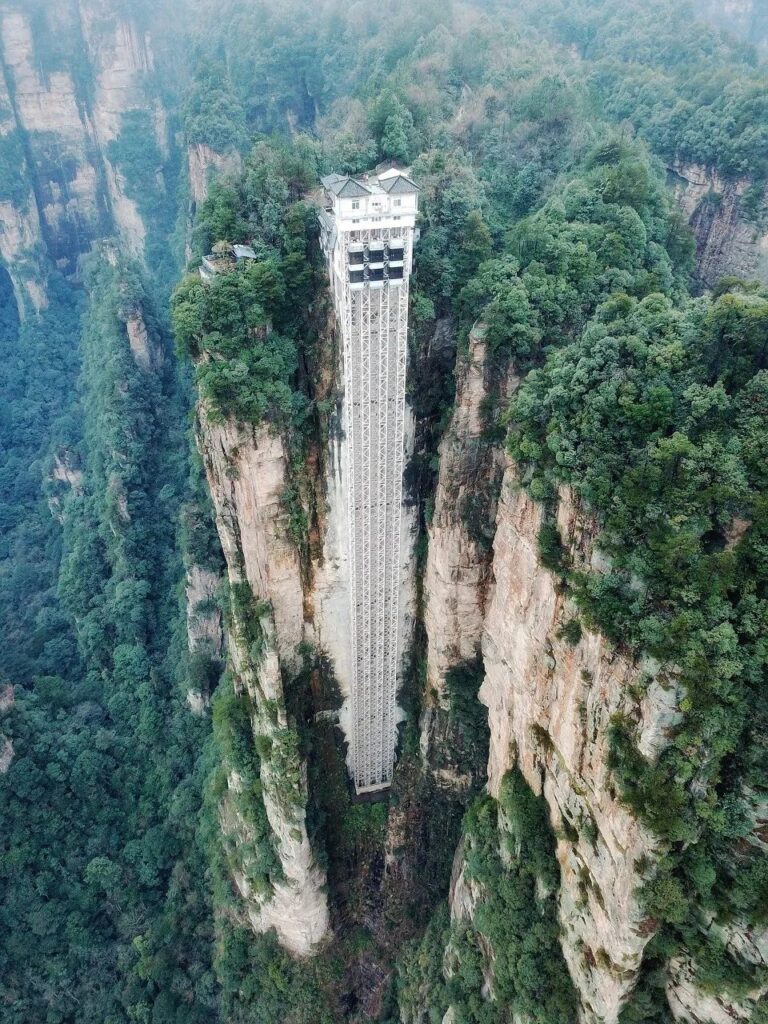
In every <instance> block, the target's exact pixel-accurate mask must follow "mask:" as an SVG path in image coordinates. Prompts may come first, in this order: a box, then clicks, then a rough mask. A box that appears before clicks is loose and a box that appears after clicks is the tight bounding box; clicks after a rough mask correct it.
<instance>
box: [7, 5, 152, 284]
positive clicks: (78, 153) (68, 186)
mask: <svg viewBox="0 0 768 1024" xmlns="http://www.w3.org/2000/svg"><path fill="white" fill-rule="evenodd" d="M0 58H1V59H2V68H3V87H2V92H3V95H2V96H0V103H1V104H2V108H3V113H2V118H3V120H2V125H1V126H0V132H1V133H2V135H3V137H4V138H5V139H8V140H11V141H9V142H7V143H6V148H7V150H8V161H7V163H8V164H9V165H12V166H13V173H14V174H16V175H17V176H18V177H19V178H20V180H22V181H24V182H27V183H28V186H27V188H26V189H25V190H24V192H23V194H22V192H21V191H19V190H18V189H17V190H15V192H14V194H13V196H9V197H8V198H7V199H5V197H3V199H4V200H5V201H3V202H2V208H0V217H1V218H2V222H3V224H4V227H5V230H4V232H3V239H2V243H0V252H1V253H2V255H3V257H4V259H6V260H7V261H9V262H10V261H11V260H12V259H14V258H15V257H17V256H18V255H19V254H21V253H24V252H26V251H29V250H31V249H32V248H33V247H34V246H35V245H36V244H37V243H39V242H40V241H42V242H44V243H45V246H46V248H47V251H48V254H49V255H50V256H51V258H52V259H53V260H54V262H55V263H56V264H57V265H58V266H59V268H60V269H62V270H64V271H65V272H66V273H72V272H73V271H74V270H75V267H76V262H77V258H78V256H79V255H80V254H82V253H84V252H87V251H88V250H89V249H90V248H91V246H92V244H93V242H94V240H96V239H98V238H100V237H105V236H109V235H113V234H117V235H119V236H120V238H121V241H122V243H123V245H124V246H125V247H126V248H127V249H128V250H129V251H130V252H131V253H132V254H134V255H141V254H142V253H143V248H144V242H145V236H146V230H147V226H146V225H145V224H144V222H143V220H142V217H141V215H140V212H139V209H138V205H137V201H136V197H135V196H133V197H129V195H128V191H129V188H128V184H127V181H126V176H125V171H124V169H123V168H122V167H121V165H120V162H119V161H118V160H117V159H116V157H115V151H114V149H113V145H114V144H115V143H116V141H117V140H119V139H120V138H121V136H122V135H123V134H124V133H125V132H126V130H129V129H130V127H131V125H130V123H129V119H130V118H131V116H134V117H139V118H142V117H144V116H145V115H146V113H147V109H148V108H149V111H150V115H149V118H148V123H149V125H150V129H149V130H150V131H151V132H152V133H153V134H154V136H155V138H154V142H155V145H156V148H157V150H158V151H159V153H160V154H161V155H162V156H164V157H167V155H168V150H169V140H168V137H167V135H168V133H167V127H166V118H165V113H164V110H163V108H162V106H161V104H160V102H159V100H157V99H153V98H152V97H153V93H154V86H153V74H154V62H153V56H152V51H151V48H150V44H149V39H148V36H147V35H146V33H144V32H143V31H141V30H140V29H139V28H138V26H137V24H136V22H135V21H134V20H133V19H131V18H130V17H127V16H125V15H123V14H122V13H118V12H117V11H116V10H115V7H114V4H113V3H111V2H110V0H68V2H65V3H62V4H56V5H50V6H49V7H48V8H46V10H45V13H44V14H43V15H40V16H38V17H36V20H35V21H34V25H33V20H32V16H31V14H30V13H29V12H28V11H27V10H26V9H25V7H24V6H23V5H22V4H18V5H16V4H8V5H4V7H3V10H2V11H0ZM11 142H12V145H13V151H11V149H10V146H11ZM150 173H152V171H151V172H150ZM32 298H33V301H34V300H35V297H34V296H32Z"/></svg>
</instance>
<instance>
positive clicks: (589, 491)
mask: <svg viewBox="0 0 768 1024" xmlns="http://www.w3.org/2000/svg"><path fill="white" fill-rule="evenodd" d="M767 353H768V296H766V294H765V293H764V292H763V291H761V290H760V289H759V288H758V287H756V286H749V285H745V284H743V283H737V282H734V283H731V284H730V285H726V286H724V290H723V294H720V295H719V296H717V297H714V298H709V297H707V298H703V299H698V300H686V299H681V298H680V297H679V296H678V297H677V298H674V297H673V296H672V295H671V294H670V291H669V289H665V288H664V287H663V286H662V287H658V288H656V287H654V288H653V290H652V291H651V293H650V294H646V295H642V294H641V295H637V294H632V290H631V289H629V288H628V289H625V288H623V287H619V288H614V289H613V290H612V294H611V295H610V296H609V297H605V300H604V301H602V302H600V303H599V304H598V305H597V308H596V309H595V311H594V314H593V315H592V316H591V317H590V318H589V319H588V320H587V321H586V322H585V324H584V326H583V329H582V330H580V331H579V332H578V333H577V334H575V335H573V336H572V337H571V338H570V339H569V340H567V341H566V343H565V344H560V345H559V346H557V347H552V348H551V349H550V350H548V351H545V352H543V353H542V356H541V360H540V365H539V366H537V367H536V368H534V369H532V371H531V372H530V373H529V374H528V376H527V377H526V379H525V381H524V382H523V384H522V386H521V388H520V391H519V393H518V395H517V396H516V397H515V400H514V401H513V403H512V407H511V409H510V410H509V422H510V427H511V434H510V450H511V452H512V454H513V456H514V457H515V459H516V461H517V462H518V465H519V467H520V472H521V474H522V479H523V481H524V483H525V485H526V486H527V487H528V489H529V490H530V492H531V494H532V495H533V496H534V497H536V498H537V499H538V500H540V501H542V502H544V503H545V504H547V505H549V504H551V503H554V502H556V488H557V487H558V485H560V484H564V483H566V484H569V485H570V486H571V487H572V488H573V489H574V491H575V492H576V494H577V495H578V496H579V498H580V499H581V500H582V501H583V502H584V503H585V505H586V507H587V508H588V509H590V510H592V511H595V512H598V513H599V515H600V522H601V532H600V534H599V536H598V538H597V542H598V544H599V546H600V547H601V548H602V549H603V550H605V552H606V553H607V554H608V555H609V556H610V568H608V569H607V570H605V571H603V572H600V573H594V572H592V573H590V572H586V571H585V570H584V569H582V568H579V567H571V566H570V565H569V563H568V558H567V553H566V552H565V550H564V549H563V547H562V543H561V541H560V538H559V537H558V536H557V531H556V529H554V527H553V526H552V525H548V526H547V535H546V537H544V538H543V550H544V552H545V554H546V557H547V559H548V561H547V564H548V565H549V566H550V568H553V569H554V570H555V571H557V572H558V574H559V575H561V577H562V579H563V581H564V585H565V586H566V587H567V589H568V591H569V592H570V593H571V594H572V595H573V597H574V598H575V600H576V602H577V604H578V606H579V607H580V609H581V612H582V617H583V620H584V623H585V625H587V626H588V627H589V628H592V629H599V630H600V631H601V632H602V633H604V634H605V635H606V636H607V637H609V638H611V639H613V641H614V642H615V643H617V644H620V645H622V646H624V647H627V648H629V650H630V651H631V652H634V653H635V654H639V653H640V652H641V651H645V652H647V653H648V654H650V655H652V656H654V657H655V658H657V659H658V660H659V661H661V662H663V663H666V664H669V665H671V666H673V671H674V674H675V675H676V677H677V678H678V680H679V682H680V684H681V685H682V689H683V697H682V701H681V711H682V712H683V713H684V718H683V721H682V723H681V724H680V726H679V727H678V728H677V729H676V730H675V735H674V738H673V739H672V742H671V743H670V745H669V746H668V747H667V748H666V749H665V750H664V751H663V752H662V753H661V755H660V756H659V758H658V760H657V761H656V762H653V763H652V762H649V761H647V760H646V759H645V758H644V757H643V756H642V755H641V754H640V753H639V752H638V751H637V749H636V747H635V743H634V738H633V734H632V728H631V725H630V723H628V722H625V721H623V720H621V719H616V720H615V722H614V725H613V731H612V766H613V768H614V770H615V772H616V775H617V778H618V780H619V782H620V784H621V786H622V789H623V793H624V798H625V799H626V801H627V802H628V804H629V805H630V806H631V807H632V808H633V810H634V811H635V812H636V813H637V814H639V815H640V817H641V818H642V820H644V821H645V822H646V823H647V824H648V825H649V826H650V827H651V829H652V830H653V831H655V832H656V833H657V834H658V835H659V836H660V837H661V838H663V839H664V841H665V843H666V849H667V853H666V854H665V855H664V857H663V858H662V861H661V864H660V866H659V868H658V870H657V871H655V872H653V873H652V874H651V876H650V877H649V878H648V880H647V883H646V884H645V887H644V889H643V894H642V899H643V903H644V906H645V907H646V909H647V912H648V914H649V916H650V917H652V918H654V919H657V920H660V921H663V922H665V924H666V925H667V926H668V927H667V929H666V931H665V935H667V936H668V937H669V939H670V944H669V945H668V946H667V947H666V950H667V953H670V952H671V951H672V950H673V949H674V948H675V942H680V941H682V942H683V943H684V945H685V946H686V948H687V949H689V950H690V951H692V952H693V954H694V956H695V959H696V960H697V962H698V965H699V975H700V979H701V980H702V982H703V983H705V984H706V985H708V986H710V987H712V988H713V989H714V990H720V989H722V988H725V989H727V990H729V991H731V992H732V993H734V994H737V995H738V994H744V993H745V992H746V991H748V990H749V989H750V987H754V984H755V982H756V981H757V980H760V979H759V978H756V977H755V975H754V972H753V971H751V970H749V969H747V968H745V967H740V966H739V965H737V964H736V963H734V962H733V961H732V960H730V959H729V958H728V957H727V956H726V955H725V951H724V948H723V947H722V945H721V944H720V942H719V940H717V939H715V940H713V943H712V944H710V945H707V944H705V943H704V941H703V939H702V938H701V937H700V934H699V932H698V927H697V924H696V919H697V914H698V913H699V910H698V909H697V908H703V909H704V910H706V911H709V912H712V913H713V914H715V915H716V917H718V918H719V919H720V920H721V921H723V922H728V921H730V920H733V919H736V920H739V919H744V918H746V919H748V920H751V921H753V922H759V923H764V921H765V908H766V905H767V903H766V900H767V899H768V889H766V885H767V884H768V872H767V871H766V862H765V858H764V856H762V854H761V852H760V849H759V846H758V845H751V844H750V842H749V837H750V835H751V833H752V830H753V828H754V824H755V818H754V815H755V811H756V808H757V807H758V806H759V804H760V803H761V801H762V800H764V796H763V794H764V792H765V788H766V784H767V783H768V775H767V774H766V767H768V766H766V763H765V748H766V725H767V724H768V719H767V718H766V714H767V712H768V707H767V706H766V703H765V683H766V679H765V670H766V669H765V666H766V658H765V655H766V649H765V643H766V641H765V636H766V625H767V624H768V618H767V616H768V603H767V599H768V589H766V583H767V582H768V581H767V580H766V576H765V534H766V522H765V487H766V477H765V466H766V448H765V437H766V427H768V421H767V420H766V417H767V416H768V402H767V401H766V385H767V384H768V374H767V373H766V371H767V370H768V365H767V364H766V357H767ZM673 936H674V939H673V938H672V937H673Z"/></svg>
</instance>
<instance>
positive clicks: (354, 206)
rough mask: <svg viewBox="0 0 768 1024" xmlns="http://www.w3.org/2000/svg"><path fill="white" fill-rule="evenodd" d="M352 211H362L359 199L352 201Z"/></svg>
mask: <svg viewBox="0 0 768 1024" xmlns="http://www.w3.org/2000/svg"><path fill="white" fill-rule="evenodd" d="M352 209H353V210H359V209H360V200H359V199H353V200H352Z"/></svg>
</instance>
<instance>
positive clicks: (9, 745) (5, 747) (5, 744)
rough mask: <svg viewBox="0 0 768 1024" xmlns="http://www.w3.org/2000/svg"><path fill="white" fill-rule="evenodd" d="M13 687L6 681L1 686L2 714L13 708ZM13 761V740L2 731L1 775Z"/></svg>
mask: <svg viewBox="0 0 768 1024" xmlns="http://www.w3.org/2000/svg"><path fill="white" fill-rule="evenodd" d="M13 703H14V696H13V687H12V686H11V685H10V684H9V683H6V684H5V685H3V686H0V715H5V714H7V713H8V712H9V711H11V709H12V708H13ZM12 761H13V740H11V739H10V737H8V736H4V735H3V733H2V731H0V775H5V774H6V772H7V771H8V769H9V768H10V767H11V762H12Z"/></svg>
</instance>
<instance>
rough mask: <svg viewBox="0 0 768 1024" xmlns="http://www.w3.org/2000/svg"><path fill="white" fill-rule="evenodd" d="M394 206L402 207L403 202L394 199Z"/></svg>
mask: <svg viewBox="0 0 768 1024" xmlns="http://www.w3.org/2000/svg"><path fill="white" fill-rule="evenodd" d="M394 205H395V206H402V205H403V200H402V199H395V201H394Z"/></svg>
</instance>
